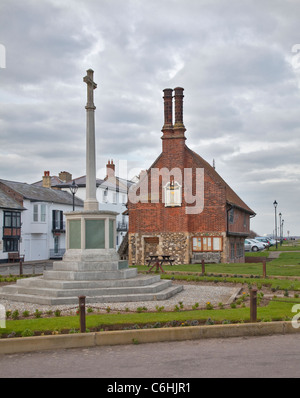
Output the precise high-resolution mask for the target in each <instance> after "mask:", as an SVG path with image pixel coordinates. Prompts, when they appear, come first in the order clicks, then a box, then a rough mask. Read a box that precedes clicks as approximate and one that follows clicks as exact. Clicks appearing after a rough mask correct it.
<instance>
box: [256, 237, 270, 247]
mask: <svg viewBox="0 0 300 398" xmlns="http://www.w3.org/2000/svg"><path fill="white" fill-rule="evenodd" d="M254 239H255V240H258V241H259V242H261V243H265V246H266V247H270V246H271V243H270V240H269V238H266V237H264V236H256V237H255V238H254Z"/></svg>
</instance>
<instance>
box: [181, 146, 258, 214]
mask: <svg viewBox="0 0 300 398" xmlns="http://www.w3.org/2000/svg"><path fill="white" fill-rule="evenodd" d="M185 148H186V150H187V151H189V152H190V154H191V155H192V157H193V159H194V160H195V162H196V163H198V164H199V166H200V167H202V168H204V169H205V171H206V172H208V173H209V174H210V175H211V177H212V178H213V179H214V180H215V181H217V182H219V183H220V184H222V185H223V186H225V190H226V201H227V203H228V204H230V205H234V206H237V207H239V208H241V209H243V210H245V211H246V212H248V213H250V214H252V215H255V212H254V211H253V210H252V209H250V207H249V206H247V205H246V203H245V202H244V201H243V200H242V199H241V198H240V197H239V196H238V195H237V194H236V193H235V192H234V190H233V189H232V188H231V187H230V186H229V185H228V184H227V183H226V182H225V181H224V180H223V178H222V177H221V176H220V175H219V174H218V173H217V172H216V170H215V169H214V168H213V167H212V166H211V165H210V164H209V163H208V162H207V161H206V160H204V159H203V158H202V157H201V156H200V155H198V154H197V153H196V152H194V151H192V150H191V149H190V148H188V147H187V146H186V147H185Z"/></svg>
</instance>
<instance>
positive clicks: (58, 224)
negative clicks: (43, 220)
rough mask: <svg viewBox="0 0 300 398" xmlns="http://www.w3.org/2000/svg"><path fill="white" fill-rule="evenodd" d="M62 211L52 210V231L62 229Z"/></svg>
mask: <svg viewBox="0 0 300 398" xmlns="http://www.w3.org/2000/svg"><path fill="white" fill-rule="evenodd" d="M64 229H65V228H64V221H63V211H62V210H52V232H55V231H60V232H62V231H64Z"/></svg>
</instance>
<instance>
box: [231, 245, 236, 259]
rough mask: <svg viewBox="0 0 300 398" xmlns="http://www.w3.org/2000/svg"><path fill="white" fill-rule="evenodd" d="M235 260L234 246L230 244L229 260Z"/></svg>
mask: <svg viewBox="0 0 300 398" xmlns="http://www.w3.org/2000/svg"><path fill="white" fill-rule="evenodd" d="M234 258H235V245H234V243H230V259H231V260H234Z"/></svg>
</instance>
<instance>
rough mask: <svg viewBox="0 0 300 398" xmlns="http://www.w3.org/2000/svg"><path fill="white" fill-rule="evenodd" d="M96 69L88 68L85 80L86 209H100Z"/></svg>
mask: <svg viewBox="0 0 300 398" xmlns="http://www.w3.org/2000/svg"><path fill="white" fill-rule="evenodd" d="M93 75H94V71H93V70H92V69H88V70H87V75H86V76H85V77H84V78H83V81H84V82H85V83H86V84H87V104H86V107H85V109H86V199H85V201H84V210H99V204H98V201H97V199H96V142H95V117H94V111H95V109H96V107H95V105H94V90H95V89H96V88H97V84H96V83H95V82H94V79H93Z"/></svg>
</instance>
